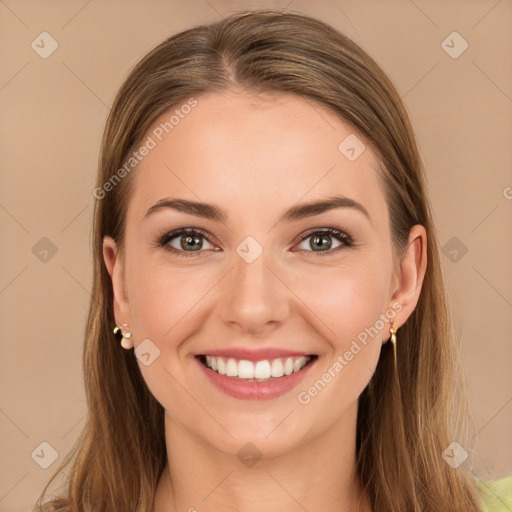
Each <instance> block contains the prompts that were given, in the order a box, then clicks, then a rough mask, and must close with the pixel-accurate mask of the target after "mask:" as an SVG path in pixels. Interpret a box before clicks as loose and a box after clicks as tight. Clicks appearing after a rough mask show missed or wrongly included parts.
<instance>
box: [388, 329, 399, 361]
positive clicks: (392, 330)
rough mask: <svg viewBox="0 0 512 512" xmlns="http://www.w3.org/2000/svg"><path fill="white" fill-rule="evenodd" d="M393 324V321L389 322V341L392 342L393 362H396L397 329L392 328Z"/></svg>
mask: <svg viewBox="0 0 512 512" xmlns="http://www.w3.org/2000/svg"><path fill="white" fill-rule="evenodd" d="M393 326H394V322H391V327H390V328H389V332H390V333H391V343H392V344H393V355H394V358H395V363H396V332H397V331H398V329H394V328H393Z"/></svg>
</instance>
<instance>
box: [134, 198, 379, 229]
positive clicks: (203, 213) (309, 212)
mask: <svg viewBox="0 0 512 512" xmlns="http://www.w3.org/2000/svg"><path fill="white" fill-rule="evenodd" d="M165 208H170V209H172V210H176V211H179V212H183V213H188V214H190V215H195V216H197V217H203V218H205V219H209V220H213V221H217V222H225V221H226V220H227V218H228V214H227V212H226V211H225V210H223V209H222V208H220V207H219V206H216V205H213V204H208V203H202V202H196V201H190V200H188V199H178V198H172V197H171V198H165V199H160V201H158V202H157V203H155V204H154V205H153V206H151V208H149V210H148V211H147V212H146V215H145V216H144V218H147V217H149V216H150V215H151V214H152V213H154V212H156V211H158V210H161V209H165ZM334 208H353V209H354V210H356V211H359V212H361V213H363V214H364V215H365V216H366V217H367V218H368V220H370V214H369V213H368V211H367V210H366V208H365V207H364V206H363V205H362V204H361V203H358V202H357V201H355V200H354V199H350V198H349V197H345V196H331V197H326V199H325V200H321V201H314V202H310V203H304V204H299V205H295V206H292V207H291V208H289V209H288V210H287V211H286V212H285V213H284V214H283V215H282V216H281V218H280V219H279V220H278V221H277V224H278V223H280V222H293V221H296V220H300V219H304V218H306V217H312V216H314V215H319V214H321V213H324V212H327V211H329V210H333V209H334Z"/></svg>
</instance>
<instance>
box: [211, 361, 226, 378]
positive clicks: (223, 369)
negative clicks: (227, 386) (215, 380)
mask: <svg viewBox="0 0 512 512" xmlns="http://www.w3.org/2000/svg"><path fill="white" fill-rule="evenodd" d="M213 359H217V371H218V372H219V373H220V374H221V375H226V363H225V362H224V359H222V357H214V358H213Z"/></svg>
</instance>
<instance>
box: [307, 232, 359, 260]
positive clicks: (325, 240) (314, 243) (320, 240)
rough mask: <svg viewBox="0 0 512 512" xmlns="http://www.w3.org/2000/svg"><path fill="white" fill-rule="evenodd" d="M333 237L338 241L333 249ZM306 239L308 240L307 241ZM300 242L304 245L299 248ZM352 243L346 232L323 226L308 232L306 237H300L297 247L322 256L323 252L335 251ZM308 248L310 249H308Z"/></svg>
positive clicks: (330, 252)
mask: <svg viewBox="0 0 512 512" xmlns="http://www.w3.org/2000/svg"><path fill="white" fill-rule="evenodd" d="M333 238H334V239H335V240H337V241H338V245H336V246H335V247H334V249H333V243H332V239H333ZM307 240H309V243H308V242H307ZM302 244H306V247H302V248H301V247H300V245H302ZM352 245H353V241H352V238H351V237H350V236H349V235H347V233H344V232H343V231H339V230H338V229H334V228H323V229H317V230H316V231H313V232H310V233H309V234H308V235H307V236H306V237H304V238H302V241H301V244H299V246H298V247H299V248H300V249H301V250H306V251H309V252H315V253H317V254H316V255H317V256H324V255H325V254H332V253H336V252H338V251H339V250H341V249H343V247H351V246H352ZM310 249H312V250H311V251H310ZM331 249H332V250H331Z"/></svg>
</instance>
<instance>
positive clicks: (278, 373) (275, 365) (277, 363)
mask: <svg viewBox="0 0 512 512" xmlns="http://www.w3.org/2000/svg"><path fill="white" fill-rule="evenodd" d="M270 374H271V375H272V377H282V376H283V375H284V368H283V362H282V361H281V359H274V360H273V361H272V367H271V369H270Z"/></svg>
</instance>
